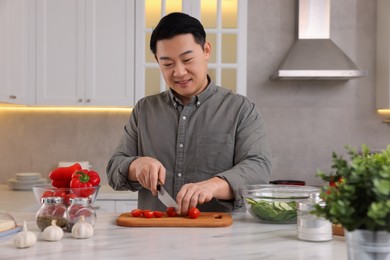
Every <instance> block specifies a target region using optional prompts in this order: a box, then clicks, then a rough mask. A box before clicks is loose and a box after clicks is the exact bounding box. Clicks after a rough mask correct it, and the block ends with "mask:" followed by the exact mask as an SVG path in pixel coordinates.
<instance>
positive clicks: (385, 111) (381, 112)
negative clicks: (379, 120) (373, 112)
mask: <svg viewBox="0 0 390 260" xmlns="http://www.w3.org/2000/svg"><path fill="white" fill-rule="evenodd" d="M377 112H378V114H379V115H381V116H385V117H390V108H388V109H385V108H383V109H378V110H377Z"/></svg>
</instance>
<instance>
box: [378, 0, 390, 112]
mask: <svg viewBox="0 0 390 260" xmlns="http://www.w3.org/2000/svg"><path fill="white" fill-rule="evenodd" d="M389 12H390V1H388V0H378V1H377V66H376V79H377V81H376V86H377V87H376V104H377V109H389V108H390V16H389Z"/></svg>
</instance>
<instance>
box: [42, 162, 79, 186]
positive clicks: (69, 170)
mask: <svg viewBox="0 0 390 260" xmlns="http://www.w3.org/2000/svg"><path fill="white" fill-rule="evenodd" d="M79 170H81V165H80V164H79V163H75V164H73V165H71V166H68V167H58V168H56V169H54V170H53V171H52V172H51V173H50V174H49V178H50V179H51V185H53V186H54V187H57V188H69V187H70V181H71V180H72V175H73V173H74V172H75V171H79Z"/></svg>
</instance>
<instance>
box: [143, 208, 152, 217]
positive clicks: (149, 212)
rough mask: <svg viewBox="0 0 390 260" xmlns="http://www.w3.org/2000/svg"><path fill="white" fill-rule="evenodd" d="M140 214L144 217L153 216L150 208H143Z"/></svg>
mask: <svg viewBox="0 0 390 260" xmlns="http://www.w3.org/2000/svg"><path fill="white" fill-rule="evenodd" d="M142 215H144V217H145V218H152V217H154V212H153V211H151V210H145V211H143V212H142Z"/></svg>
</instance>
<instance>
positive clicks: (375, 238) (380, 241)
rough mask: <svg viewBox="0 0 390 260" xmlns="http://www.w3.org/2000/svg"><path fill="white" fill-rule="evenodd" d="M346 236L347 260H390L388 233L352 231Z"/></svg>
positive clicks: (389, 236) (389, 234) (346, 232)
mask: <svg viewBox="0 0 390 260" xmlns="http://www.w3.org/2000/svg"><path fill="white" fill-rule="evenodd" d="M344 233H345V234H346V236H345V237H346V241H347V249H348V259H349V260H390V233H389V232H386V231H376V232H375V231H369V230H354V231H347V230H345V232H344Z"/></svg>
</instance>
